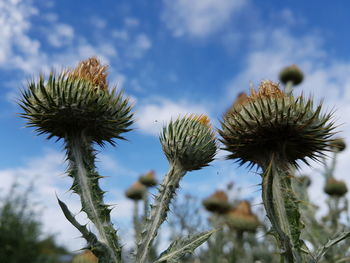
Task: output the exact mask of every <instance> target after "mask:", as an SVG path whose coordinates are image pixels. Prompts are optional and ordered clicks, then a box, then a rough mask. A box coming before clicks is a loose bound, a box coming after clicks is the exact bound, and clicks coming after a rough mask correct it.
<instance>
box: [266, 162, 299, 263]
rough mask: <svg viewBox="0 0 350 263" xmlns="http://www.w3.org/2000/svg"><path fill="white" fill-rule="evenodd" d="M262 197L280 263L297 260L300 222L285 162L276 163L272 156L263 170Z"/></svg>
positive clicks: (291, 262)
mask: <svg viewBox="0 0 350 263" xmlns="http://www.w3.org/2000/svg"><path fill="white" fill-rule="evenodd" d="M262 198H263V202H264V206H265V209H266V213H267V217H268V218H269V220H270V221H271V224H272V228H273V230H274V232H275V235H276V238H277V239H278V241H279V243H280V246H281V248H282V256H283V259H284V262H286V263H294V262H295V263H301V262H302V255H301V247H302V245H303V242H302V241H301V240H300V231H301V228H302V224H301V222H300V213H299V209H298V204H297V200H296V198H295V195H294V192H293V190H292V186H291V176H290V174H289V169H288V165H277V164H276V162H275V161H274V160H273V159H272V161H271V162H270V164H269V165H268V166H267V167H266V168H265V169H264V174H263V190H262Z"/></svg>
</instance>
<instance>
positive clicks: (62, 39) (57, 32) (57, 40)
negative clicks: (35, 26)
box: [47, 23, 74, 48]
mask: <svg viewBox="0 0 350 263" xmlns="http://www.w3.org/2000/svg"><path fill="white" fill-rule="evenodd" d="M73 38H74V29H73V27H71V26H70V25H67V24H63V23H58V24H55V25H54V26H53V27H52V28H50V30H48V35H47V39H48V41H49V43H50V44H51V45H52V46H54V47H56V48H59V47H62V46H64V45H69V44H70V43H71V42H72V40H73Z"/></svg>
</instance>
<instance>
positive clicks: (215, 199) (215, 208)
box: [203, 191, 231, 214]
mask: <svg viewBox="0 0 350 263" xmlns="http://www.w3.org/2000/svg"><path fill="white" fill-rule="evenodd" d="M203 205H204V207H205V208H206V209H207V210H208V211H210V212H213V213H219V214H224V213H226V212H228V211H229V210H230V208H231V205H230V203H229V201H228V197H227V194H226V193H225V192H224V191H216V192H215V193H214V194H212V195H211V196H209V197H208V198H206V199H204V200H203Z"/></svg>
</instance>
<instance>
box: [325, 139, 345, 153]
mask: <svg viewBox="0 0 350 263" xmlns="http://www.w3.org/2000/svg"><path fill="white" fill-rule="evenodd" d="M329 146H330V147H331V150H332V151H333V152H342V151H344V150H345V148H346V143H345V141H344V139H342V138H337V139H334V140H332V141H331V142H330V144H329Z"/></svg>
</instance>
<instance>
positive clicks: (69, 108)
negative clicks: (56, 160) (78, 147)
mask: <svg viewBox="0 0 350 263" xmlns="http://www.w3.org/2000/svg"><path fill="white" fill-rule="evenodd" d="M106 68H107V66H101V65H100V64H99V62H98V61H97V60H96V59H95V58H91V59H88V60H87V61H83V62H81V63H80V64H79V66H78V67H77V68H76V69H75V70H74V71H72V72H67V71H66V72H63V73H61V74H59V75H58V76H55V75H54V73H51V75H50V77H49V79H48V80H47V81H45V80H44V78H43V77H40V80H39V81H38V82H34V81H33V82H31V83H29V88H28V90H26V91H24V92H23V93H22V99H21V101H20V106H21V107H22V109H23V110H24V113H23V114H22V117H24V118H26V119H27V123H28V126H30V127H36V128H37V129H36V131H38V132H39V133H40V134H44V133H47V134H48V138H51V137H54V136H57V137H58V138H59V139H61V138H66V137H67V136H71V135H76V134H82V133H83V134H84V135H85V136H86V137H87V138H89V139H90V140H91V141H93V142H96V143H98V144H104V143H105V142H109V143H112V144H113V139H116V138H117V139H122V137H121V135H120V134H121V133H124V132H127V131H129V130H130V129H128V127H129V126H130V125H131V124H132V122H133V121H132V114H131V113H130V111H131V106H130V105H129V102H128V99H126V98H124V96H123V93H122V92H119V93H116V91H115V89H113V90H112V91H109V90H108V89H107V86H106V85H107V82H106V81H105V80H106V72H105V71H106ZM97 86H98V87H99V88H96V87H97Z"/></svg>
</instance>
